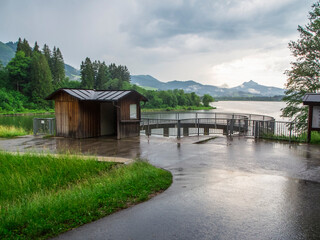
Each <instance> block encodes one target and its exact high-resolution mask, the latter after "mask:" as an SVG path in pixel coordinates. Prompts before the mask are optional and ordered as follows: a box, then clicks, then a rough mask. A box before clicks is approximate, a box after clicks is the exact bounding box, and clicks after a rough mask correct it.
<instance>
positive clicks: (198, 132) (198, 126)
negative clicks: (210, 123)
mask: <svg viewBox="0 0 320 240" xmlns="http://www.w3.org/2000/svg"><path fill="white" fill-rule="evenodd" d="M197 123H198V136H199V135H200V126H199V124H200V121H199V118H197Z"/></svg>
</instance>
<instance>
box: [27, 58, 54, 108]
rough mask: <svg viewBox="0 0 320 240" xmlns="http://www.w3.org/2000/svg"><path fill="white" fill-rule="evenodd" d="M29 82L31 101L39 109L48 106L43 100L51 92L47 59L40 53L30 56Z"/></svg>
mask: <svg viewBox="0 0 320 240" xmlns="http://www.w3.org/2000/svg"><path fill="white" fill-rule="evenodd" d="M30 80H31V82H30V84H31V89H32V97H31V99H32V101H33V102H34V103H36V104H37V105H38V106H40V107H46V106H48V102H47V101H45V100H44V98H45V97H47V96H48V95H49V94H50V93H52V91H53V86H52V77H51V72H50V68H49V65H48V62H47V59H46V58H45V56H44V55H43V54H41V53H34V54H33V56H32V59H31V72H30Z"/></svg>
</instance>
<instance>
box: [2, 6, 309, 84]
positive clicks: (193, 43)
mask: <svg viewBox="0 0 320 240" xmlns="http://www.w3.org/2000/svg"><path fill="white" fill-rule="evenodd" d="M314 2H315V0H198V1H197V0H184V1H183V0H154V1H152V0H149V1H148V0H118V1H117V0H113V1H112V0H21V1H18V0H1V8H0V41H2V42H8V41H17V39H18V38H19V37H21V38H26V39H27V40H28V41H29V43H30V44H31V45H32V46H33V44H34V42H35V41H38V43H39V45H40V46H41V48H42V46H43V44H44V43H47V44H48V45H49V47H50V48H51V49H52V48H53V46H57V47H59V48H60V50H61V51H62V54H63V57H64V60H65V62H66V63H68V64H70V65H72V66H74V67H76V68H78V69H79V68H80V64H81V61H83V60H84V59H85V57H87V56H88V57H90V58H91V60H100V61H105V62H106V63H111V62H115V63H116V64H122V65H126V66H127V67H128V68H129V71H130V73H131V74H134V75H137V74H149V75H152V76H153V77H155V78H157V79H159V80H160V81H164V82H167V81H171V80H182V81H186V80H190V79H192V80H195V81H197V82H200V83H202V84H210V85H216V86H221V85H223V84H227V85H228V86H229V87H233V86H236V85H240V84H241V83H242V82H244V81H249V80H254V81H256V82H258V83H260V84H263V85H268V86H277V87H284V83H285V82H286V76H285V75H284V74H283V72H284V71H285V70H286V69H288V68H290V62H291V61H292V60H293V58H292V57H291V54H290V51H289V49H288V42H289V41H290V40H297V39H298V37H299V35H298V32H297V27H298V25H305V24H306V23H307V21H308V19H307V17H308V12H309V11H310V10H311V5H312V3H314Z"/></svg>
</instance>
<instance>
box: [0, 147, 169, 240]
mask: <svg viewBox="0 0 320 240" xmlns="http://www.w3.org/2000/svg"><path fill="white" fill-rule="evenodd" d="M171 182H172V175H171V174H170V173H169V172H167V171H165V170H162V169H158V168H155V167H153V166H152V165H150V164H148V163H146V162H143V161H136V162H134V163H132V164H129V165H125V164H119V163H112V162H101V161H96V159H95V158H90V159H86V160H84V159H81V158H80V159H79V158H77V157H75V156H66V155H63V156H61V157H56V156H55V157H54V156H50V155H41V156H39V155H33V154H24V155H19V154H18V155H13V154H9V153H3V152H2V153H1V152H0V238H1V239H46V238H48V237H52V236H56V235H58V234H59V233H62V232H65V231H67V230H69V229H72V228H75V227H78V226H80V225H83V224H85V223H88V222H91V221H93V220H96V219H99V218H101V217H103V216H106V215H108V214H111V213H113V212H115V211H118V210H120V209H123V208H126V207H129V206H131V205H132V204H136V203H139V202H142V201H145V200H147V199H149V198H150V195H151V194H154V193H157V192H161V191H163V190H165V189H166V188H168V187H169V186H170V184H171Z"/></svg>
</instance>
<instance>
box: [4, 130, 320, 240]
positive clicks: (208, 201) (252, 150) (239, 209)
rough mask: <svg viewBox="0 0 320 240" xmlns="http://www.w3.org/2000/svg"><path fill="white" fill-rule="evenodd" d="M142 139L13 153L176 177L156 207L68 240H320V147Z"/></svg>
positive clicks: (38, 142)
mask: <svg viewBox="0 0 320 240" xmlns="http://www.w3.org/2000/svg"><path fill="white" fill-rule="evenodd" d="M197 140H198V138H197V137H194V138H193V137H190V138H185V139H181V140H176V139H174V138H162V137H150V138H147V137H145V136H141V137H139V138H131V139H125V140H121V141H116V140H113V139H108V138H99V139H85V140H68V139H63V138H52V139H46V140H44V139H40V138H36V139H34V138H31V137H30V138H24V140H21V139H19V140H17V141H18V143H16V144H13V142H10V141H12V140H1V141H0V147H1V148H2V149H7V150H12V151H14V150H17V149H18V150H20V151H25V150H30V149H33V151H39V150H43V149H45V151H49V152H65V151H68V150H69V151H71V152H79V151H80V152H82V153H85V154H86V153H91V154H96V155H108V156H110V155H114V156H119V157H131V158H134V157H141V158H145V159H148V161H150V162H151V163H152V164H154V165H156V166H159V167H162V168H165V169H168V170H170V171H171V172H172V174H173V176H174V182H173V184H172V186H171V187H170V188H169V189H168V190H167V191H165V192H164V193H162V194H160V195H158V196H156V197H155V198H153V199H151V200H150V201H148V202H145V203H142V204H139V205H137V206H134V207H131V208H129V209H126V210H123V211H121V212H118V213H116V214H113V215H111V216H108V217H106V218H103V219H100V220H98V221H96V222H93V223H90V224H86V225H84V226H82V227H80V228H78V229H75V230H72V231H70V232H67V233H65V234H62V235H60V236H59V238H60V239H318V238H319V237H320V204H319V199H320V147H319V146H316V145H313V146H312V145H305V144H300V145H299V144H287V143H277V142H271V141H254V140H253V139H245V138H233V139H227V138H225V137H218V138H217V139H214V140H211V141H208V142H207V143H205V144H193V143H194V142H196V141H197Z"/></svg>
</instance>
